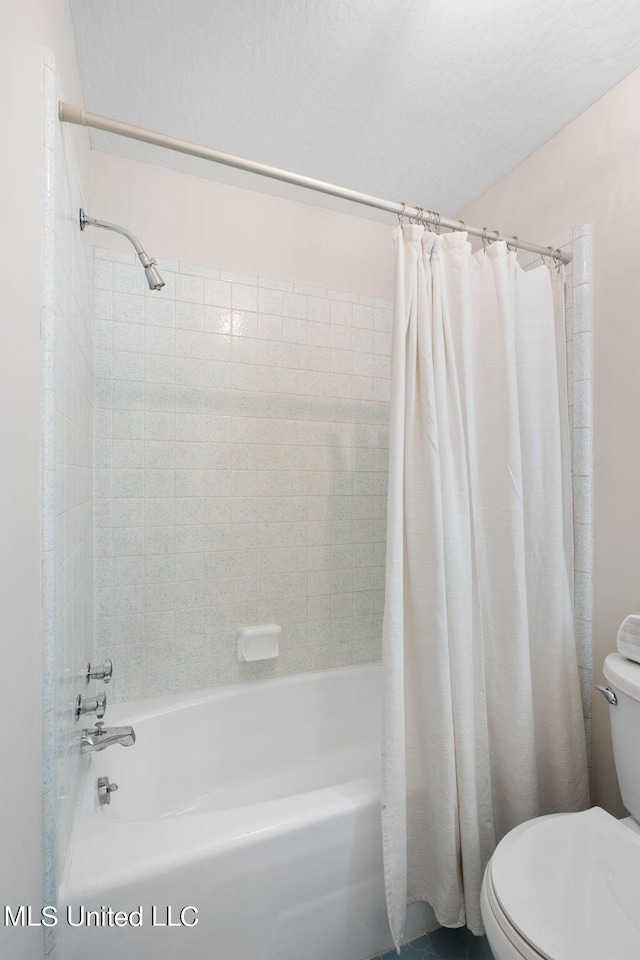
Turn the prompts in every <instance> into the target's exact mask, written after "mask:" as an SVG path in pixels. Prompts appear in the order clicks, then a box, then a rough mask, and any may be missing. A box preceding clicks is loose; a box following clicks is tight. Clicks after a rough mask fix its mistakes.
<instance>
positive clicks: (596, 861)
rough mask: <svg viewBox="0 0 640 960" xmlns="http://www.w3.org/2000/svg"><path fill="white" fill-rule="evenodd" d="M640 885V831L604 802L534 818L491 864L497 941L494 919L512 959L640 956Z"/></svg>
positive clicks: (629, 959)
mask: <svg viewBox="0 0 640 960" xmlns="http://www.w3.org/2000/svg"><path fill="white" fill-rule="evenodd" d="M639 888H640V836H639V835H638V834H637V833H636V832H635V831H633V830H630V829H629V828H628V827H627V826H626V825H625V824H624V823H621V822H619V821H618V820H616V819H615V818H614V817H611V816H609V814H607V813H605V812H604V810H601V809H600V808H599V807H594V808H593V809H591V810H586V811H584V812H583V813H572V814H554V815H552V816H548V817H540V818H538V819H536V820H531V821H528V822H527V823H523V824H521V825H520V826H519V827H516V828H515V829H514V830H512V831H511V832H510V833H509V834H507V836H506V837H505V838H504V839H503V840H502V841H501V843H500V844H499V845H498V847H497V849H496V851H495V853H494V855H493V857H492V859H491V861H490V863H489V865H488V867H487V871H486V874H485V879H484V884H483V916H484V915H487V917H486V921H487V920H488V921H489V922H486V921H485V925H486V926H487V932H488V933H489V942H490V943H491V939H492V937H491V930H490V926H491V925H493V926H494V931H493V932H494V936H497V937H498V939H500V942H501V943H502V940H501V937H504V940H505V943H504V949H503V955H504V957H505V958H508V960H519V958H520V957H522V958H523V960H638V957H640V895H639V893H638V891H639ZM494 921H495V924H494ZM498 956H500V954H499V953H498Z"/></svg>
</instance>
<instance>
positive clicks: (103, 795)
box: [98, 777, 118, 807]
mask: <svg viewBox="0 0 640 960" xmlns="http://www.w3.org/2000/svg"><path fill="white" fill-rule="evenodd" d="M117 789H118V784H117V783H109V777H98V802H99V804H100V806H101V807H104V806H105V805H106V804H109V803H111V794H112V793H115V792H116V790H117Z"/></svg>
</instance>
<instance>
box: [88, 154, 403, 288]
mask: <svg viewBox="0 0 640 960" xmlns="http://www.w3.org/2000/svg"><path fill="white" fill-rule="evenodd" d="M299 193H300V198H301V200H300V202H298V201H293V200H284V199H281V198H278V197H272V196H268V195H267V194H263V193H257V192H256V191H254V190H246V189H243V188H241V187H233V186H229V185H228V184H224V183H218V182H216V181H215V180H205V179H204V178H203V177H196V176H192V175H188V174H184V173H178V172H176V171H174V170H168V169H166V168H164V167H156V166H152V165H151V164H147V163H140V162H139V161H136V160H126V159H123V158H121V157H116V156H114V155H112V154H107V153H100V152H98V151H92V153H91V169H90V189H89V203H90V207H89V209H88V210H87V213H89V214H90V215H91V216H94V217H98V218H100V219H103V220H111V221H115V222H116V223H122V224H124V225H125V226H126V227H128V228H129V229H130V230H132V231H133V232H134V233H135V234H136V235H138V234H139V239H140V242H141V243H142V245H143V247H145V248H146V249H147V250H148V252H149V253H150V254H152V255H153V254H155V255H157V256H160V255H162V256H163V257H166V258H168V259H172V260H178V261H183V262H186V263H196V264H198V263H200V264H210V265H211V266H215V267H217V268H219V269H222V270H231V271H236V272H238V273H249V274H257V275H258V276H260V277H275V278H279V279H282V280H289V281H290V282H292V283H301V284H308V285H311V286H316V287H324V288H326V289H327V290H342V291H346V292H351V293H357V294H360V295H363V296H369V297H376V298H382V299H384V300H389V299H391V297H392V295H393V256H392V246H391V233H392V230H393V227H394V226H395V220H394V217H392V216H388V217H387V218H385V220H384V222H380V223H378V222H376V221H372V220H368V219H364V218H363V217H359V216H357V215H352V214H345V213H340V212H337V211H334V210H326V209H323V208H322V207H319V206H315V205H314V204H313V200H314V199H315V195H314V194H310V193H309V191H303V190H300V191H299ZM303 201H305V202H303ZM345 206H346V204H345ZM350 209H351V210H352V211H353V212H354V214H357V212H358V207H357V206H356V205H354V204H351V205H350ZM95 242H96V243H98V244H100V245H102V246H105V247H111V248H112V249H115V250H122V251H127V252H128V250H127V247H128V244H127V241H126V240H123V238H122V237H118V236H116V235H114V234H110V233H106V232H102V233H101V234H100V236H99V237H98V238H97V239H96V241H95ZM129 249H130V247H129Z"/></svg>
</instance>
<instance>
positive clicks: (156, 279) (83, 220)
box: [80, 207, 164, 290]
mask: <svg viewBox="0 0 640 960" xmlns="http://www.w3.org/2000/svg"><path fill="white" fill-rule="evenodd" d="M87 226H89V227H100V228H101V229H102V230H113V231H114V233H121V234H122V236H123V237H126V238H127V240H129V242H130V243H132V244H133V246H134V248H135V251H136V253H137V254H138V259H139V260H140V263H141V264H142V266H143V267H144V272H145V276H146V278H147V283H148V284H149V289H150V290H161V289H162V287H164V280H163V279H162V277H161V276H160V274H159V273H158V271H157V270H156V261H155V260H154V259H153V257H150V256H149V255H148V254H147V253H145V251H144V250H143V249H142V247H141V245H140V243H139V242H138V240H137V238H136V237H134V235H133V234H132V233H131V231H130V230H126V229H125V228H124V227H119V226H118V224H117V223H107V221H106V220H94V218H93V217H88V216H87V215H86V214H85V212H84V210H83V209H82V207H80V229H81V230H84V228H85V227H87Z"/></svg>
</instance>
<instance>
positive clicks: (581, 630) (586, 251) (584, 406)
mask: <svg viewBox="0 0 640 960" xmlns="http://www.w3.org/2000/svg"><path fill="white" fill-rule="evenodd" d="M552 246H554V247H561V248H562V249H563V250H566V251H567V252H569V253H570V254H571V255H572V258H573V259H572V260H571V263H569V264H568V265H567V267H566V268H565V271H566V286H565V305H566V308H565V321H566V332H567V388H568V394H569V422H570V431H571V433H570V435H571V446H572V467H573V522H574V630H575V637H576V647H577V653H578V669H579V671H580V680H581V686H582V704H583V710H584V720H585V731H586V735H587V749H588V756H589V763H591V684H592V676H593V667H592V637H593V583H592V581H593V372H592V368H593V361H592V351H593V280H592V255H591V227H590V226H589V224H582V225H581V226H579V227H575V228H574V229H573V231H572V233H570V234H566V235H564V236H562V237H560V238H558V240H556V241H554V242H553V244H552ZM520 259H521V262H522V263H523V266H527V265H529V264H531V265H535V264H537V263H539V262H540V258H537V257H536V256H535V255H534V254H522V256H521V258H520Z"/></svg>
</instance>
